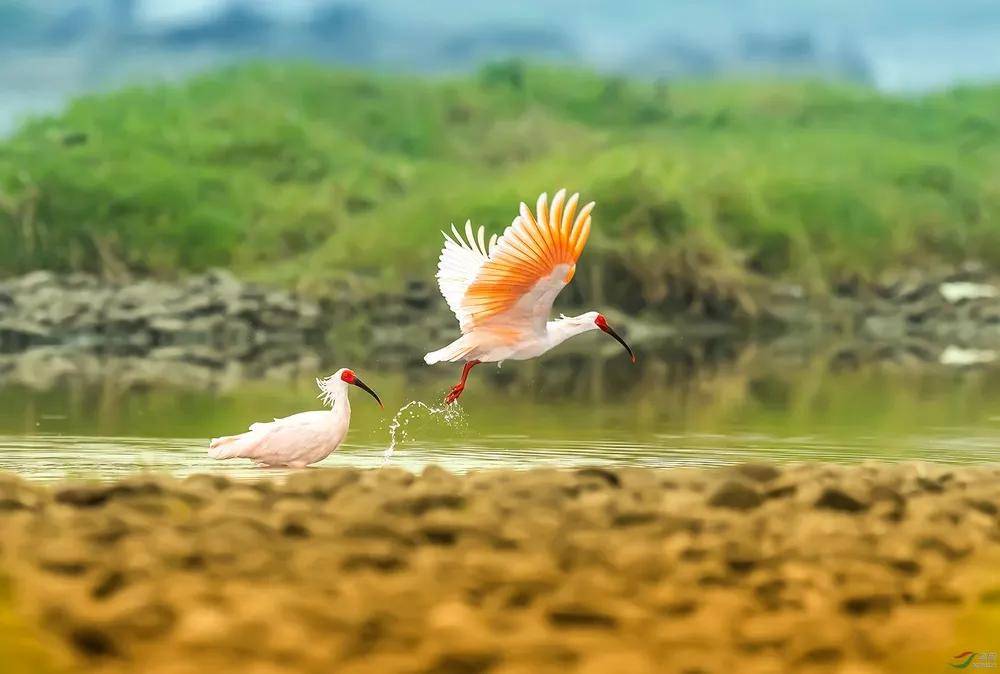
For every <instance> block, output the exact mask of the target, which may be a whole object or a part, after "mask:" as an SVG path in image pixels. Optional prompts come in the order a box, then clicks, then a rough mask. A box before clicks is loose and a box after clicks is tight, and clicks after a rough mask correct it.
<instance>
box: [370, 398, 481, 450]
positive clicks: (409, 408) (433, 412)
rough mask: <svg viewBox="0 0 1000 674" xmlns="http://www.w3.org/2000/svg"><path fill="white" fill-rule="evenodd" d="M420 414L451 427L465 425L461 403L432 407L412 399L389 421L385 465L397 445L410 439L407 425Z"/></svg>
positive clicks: (462, 426)
mask: <svg viewBox="0 0 1000 674" xmlns="http://www.w3.org/2000/svg"><path fill="white" fill-rule="evenodd" d="M418 415H419V416H423V417H427V418H431V419H439V420H440V421H443V422H444V423H445V425H446V426H449V427H451V428H464V427H465V415H464V414H463V412H462V408H461V407H460V406H459V405H441V406H440V407H432V406H430V405H428V404H427V403H425V402H422V401H420V400H411V401H410V402H408V403H406V404H405V405H403V406H402V407H400V408H399V411H398V412H396V414H395V415H393V417H392V421H391V422H389V446H388V447H387V448H386V450H385V453H384V454H383V455H382V465H383V466H384V465H386V464H387V463H389V461H390V460H391V459H392V454H393V452H395V451H396V447H397V446H399V445H401V444H403V442H405V441H406V440H409V439H410V434H409V433H408V432H407V430H406V426H407V424H409V423H411V422H412V421H413V420H414V419H415V418H418Z"/></svg>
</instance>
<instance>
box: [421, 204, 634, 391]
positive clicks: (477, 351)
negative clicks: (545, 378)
mask: <svg viewBox="0 0 1000 674" xmlns="http://www.w3.org/2000/svg"><path fill="white" fill-rule="evenodd" d="M578 201H579V195H578V194H574V195H573V196H571V197H570V198H569V200H568V201H567V200H566V190H559V191H558V192H556V195H555V196H554V197H553V198H552V204H551V206H550V205H549V203H548V198H547V196H546V195H545V194H542V195H541V196H539V197H538V204H537V207H536V209H535V214H534V215H533V214H532V213H531V210H530V209H529V208H528V206H527V205H526V204H524V203H523V202H522V203H521V209H520V214H519V215H518V216H517V217H516V218H514V221H513V222H512V223H511V225H510V227H508V228H507V229H506V230H504V233H503V236H501V237H500V238H499V239H498V238H497V236H496V234H494V235H493V236H492V237H491V238H490V241H489V245H487V244H486V240H485V236H484V230H483V228H482V227H480V228H479V230H478V232H476V233H474V232H473V230H472V223H471V222H470V221H466V223H465V236H464V237H463V236H462V235H461V234H460V233H459V231H458V230H457V229H456V228H455V226H454V225H452V226H451V231H452V236H449V235H448V234H447V232H442V234H444V238H445V242H444V249H443V250H442V251H441V258H440V260H439V262H438V272H437V279H438V286H439V287H440V288H441V294H442V295H444V299H445V300H446V301H447V302H448V306H449V307H451V310H452V311H453V312H454V313H455V317H456V318H458V323H459V327H460V328H461V330H462V336H461V337H459V338H458V339H456V340H455V341H454V342H452V343H451V344H449V345H448V346H446V347H444V348H442V349H438V350H437V351H431V352H430V353H428V354H427V355H426V356H424V362H426V363H427V364H428V365H432V364H434V363H440V362H445V361H447V362H455V361H459V360H464V361H465V366H464V367H463V368H462V379H461V380H460V381H459V382H458V383H457V384H455V386H454V387H452V389H451V391H449V392H448V394H447V395H446V396H445V398H444V401H445V403H447V404H450V403H453V402H455V401H456V400H458V397H459V396H460V395H462V391H464V390H465V381H466V379H468V377H469V372H470V371H471V370H472V368H473V367H475V366H476V365H478V364H480V363H493V362H496V363H500V362H503V361H504V360H508V359H509V360H527V359H528V358H534V357H536V356H540V355H541V354H543V353H545V352H546V351H548V350H549V349H552V348H553V347H555V346H558V345H559V344H561V343H563V342H564V341H566V340H567V339H569V338H570V337H572V336H574V335H578V334H580V333H581V332H588V331H590V330H603V331H604V332H606V333H608V334H609V335H611V336H612V337H614V338H615V339H617V340H618V341H619V342H620V343H621V345H622V346H624V347H625V350H626V351H628V355H629V357H630V358H631V359H632V362H633V363H634V362H635V354H634V353H632V349H631V348H629V345H628V344H626V343H625V340H624V339H622V338H621V337H619V336H618V334H617V333H616V332H615V331H614V330H612V329H611V326H609V325H608V322H607V320H606V319H605V318H604V316H602V315H601V314H599V313H598V312H596V311H588V312H587V313H585V314H580V315H579V316H569V317H567V316H562V317H560V318H559V319H557V320H554V321H550V320H549V312H550V311H551V310H552V303H553V302H554V301H555V298H556V295H558V294H559V291H560V290H562V289H563V288H565V287H566V286H567V285H568V284H569V282H570V281H572V280H573V274H574V273H575V272H576V261H577V260H578V259H579V257H580V253H582V252H583V247H584V246H585V245H586V243H587V237H588V236H590V212H591V211H592V210H593V208H594V202H590V203H589V204H587V205H586V206H584V207H583V208H581V209H580V213H579V214H578V215H576V207H577V202H578ZM574 215H576V217H575V219H574V217H573V216H574Z"/></svg>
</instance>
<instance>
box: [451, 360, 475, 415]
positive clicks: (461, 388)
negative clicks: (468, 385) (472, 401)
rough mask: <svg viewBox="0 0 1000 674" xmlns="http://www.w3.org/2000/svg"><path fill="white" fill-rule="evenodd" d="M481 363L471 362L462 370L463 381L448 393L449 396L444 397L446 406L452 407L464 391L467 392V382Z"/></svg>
mask: <svg viewBox="0 0 1000 674" xmlns="http://www.w3.org/2000/svg"><path fill="white" fill-rule="evenodd" d="M481 362H482V361H480V360H470V361H469V362H467V363H466V364H465V367H463V368H462V381H460V382H458V383H457V384H455V385H454V386H452V387H451V390H450V391H448V395H446V396H445V397H444V404H445V405H450V404H452V403H453V402H455V401H456V400H458V396H460V395H462V391H464V390H465V380H466V379H468V378H469V372H471V371H472V368H474V367H475V366H477V365H479V363H481Z"/></svg>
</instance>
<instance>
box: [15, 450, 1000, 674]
mask: <svg viewBox="0 0 1000 674" xmlns="http://www.w3.org/2000/svg"><path fill="white" fill-rule="evenodd" d="M998 506H1000V468H996V467H951V466H941V465H929V464H878V463H872V464H862V465H853V466H837V465H828V464H801V465H788V466H772V465H763V464H749V465H742V466H735V467H730V468H724V469H683V470H656V469H641V468H633V469H605V468H592V469H582V470H574V471H557V470H531V471H526V472H515V471H490V472H482V473H471V474H467V475H462V476H459V475H453V474H450V473H447V472H445V471H443V470H440V469H437V468H428V469H427V470H425V471H424V472H423V473H422V474H420V475H413V474H410V473H407V472H404V471H402V470H398V469H383V470H378V471H360V470H352V469H343V470H308V471H302V472H300V473H297V474H294V475H292V476H291V477H289V478H288V479H287V480H286V481H277V480H273V479H268V478H266V477H262V478H261V479H260V480H259V481H252V482H240V481H232V480H228V479H224V478H219V477H209V476H195V477H191V478H187V479H184V480H177V479H173V478H169V477H164V476H155V475H150V476H141V477H135V478H130V479H127V480H123V481H120V482H113V483H93V484H82V483H81V484H72V483H65V484H59V485H55V486H39V485H36V484H32V483H28V482H25V481H23V480H21V479H19V478H17V477H16V476H13V475H3V476H0V576H4V577H6V579H7V581H6V582H5V583H0V589H2V588H4V587H7V588H8V589H9V592H6V593H5V592H0V623H3V624H7V625H8V626H10V625H15V621H19V622H17V623H16V625H15V626H16V627H17V629H18V630H20V632H19V633H24V634H28V633H31V634H34V637H33V639H34V640H33V641H31V640H27V639H22V640H20V641H17V642H14V641H10V640H9V639H8V640H7V641H6V642H5V640H4V635H8V634H14V633H15V632H13V631H10V630H5V631H4V633H3V634H2V635H0V654H6V655H7V656H8V658H9V660H8V662H10V663H14V666H15V667H16V666H17V665H18V664H19V663H21V662H27V661H28V660H27V659H28V658H33V660H32V662H36V663H37V662H38V659H39V657H40V656H39V652H43V653H45V654H47V655H46V657H47V658H48V662H47V663H45V664H44V666H45V667H46V668H47V669H45V670H44V671H49V672H55V671H59V670H60V668H69V669H70V670H72V671H82V672H136V671H141V672H144V673H148V674H159V673H170V674H173V673H177V674H182V673H187V672H191V673H195V672H197V673H199V674H200V673H202V672H206V671H217V672H223V671H248V672H275V673H278V672H317V673H323V674H328V673H329V672H331V671H336V672H343V673H355V674H361V673H368V672H371V673H372V674H375V673H378V674H389V673H392V672H407V673H414V674H416V673H431V672H433V673H439V674H476V673H482V674H486V673H489V674H527V673H529V672H530V673H531V674H544V673H545V672H560V673H563V672H579V673H581V674H597V673H603V672H609V671H621V672H629V673H630V674H643V673H653V672H690V673H694V672H700V673H705V674H710V673H715V672H719V673H722V672H741V673H747V674H750V673H754V672H790V671H795V672H845V673H846V672H852V673H874V672H886V673H897V672H904V671H928V672H929V671H948V665H949V664H950V663H952V662H954V660H953V659H952V656H954V655H955V654H956V653H961V652H963V651H973V652H979V651H984V650H990V649H992V650H995V649H996V634H997V631H996V630H997V626H998V625H1000V576H998V574H997V569H998V568H1000V566H998V564H1000V517H998ZM5 597H7V600H8V603H9V606H7V607H5V606H4V605H3V604H4V601H5ZM5 609H6V610H7V612H5ZM12 616H13V617H12ZM11 629H13V628H11ZM12 644H13V645H12ZM39 644H44V647H41V646H39ZM18 647H20V648H21V649H22V652H21V653H20V655H19V654H18V651H17V650H16V649H17V648H18ZM39 667H42V665H37V666H36V668H33V669H31V670H30V671H33V672H37V671H43V670H42V669H40V668H39ZM12 671H14V672H18V671H19V670H17V669H14V670H12ZM20 671H29V670H27V669H22V670H20ZM64 671H65V670H64Z"/></svg>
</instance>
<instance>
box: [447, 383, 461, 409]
mask: <svg viewBox="0 0 1000 674" xmlns="http://www.w3.org/2000/svg"><path fill="white" fill-rule="evenodd" d="M464 390H465V386H464V385H463V384H455V385H454V386H452V387H451V390H450V391H448V395H446V396H445V397H444V404H445V405H450V404H452V403H453V402H455V401H456V400H458V397H459V396H460V395H462V391H464Z"/></svg>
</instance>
